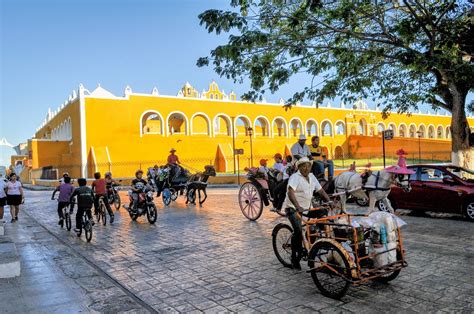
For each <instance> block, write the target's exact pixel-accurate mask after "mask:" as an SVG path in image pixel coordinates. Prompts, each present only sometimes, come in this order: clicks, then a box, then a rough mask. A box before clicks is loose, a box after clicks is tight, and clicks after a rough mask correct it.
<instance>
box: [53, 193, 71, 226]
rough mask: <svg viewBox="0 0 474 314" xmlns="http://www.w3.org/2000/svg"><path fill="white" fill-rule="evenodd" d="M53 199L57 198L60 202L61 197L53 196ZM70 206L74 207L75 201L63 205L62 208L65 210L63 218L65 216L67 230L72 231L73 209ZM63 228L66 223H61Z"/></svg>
mask: <svg viewBox="0 0 474 314" xmlns="http://www.w3.org/2000/svg"><path fill="white" fill-rule="evenodd" d="M53 200H57V201H58V202H59V199H57V198H53ZM69 206H71V208H73V206H74V202H71V203H68V204H67V205H65V206H63V208H62V209H61V210H62V211H63V218H64V221H65V222H66V229H67V231H71V227H72V223H71V214H72V209H70V210H68V207H69ZM61 228H64V223H62V224H61Z"/></svg>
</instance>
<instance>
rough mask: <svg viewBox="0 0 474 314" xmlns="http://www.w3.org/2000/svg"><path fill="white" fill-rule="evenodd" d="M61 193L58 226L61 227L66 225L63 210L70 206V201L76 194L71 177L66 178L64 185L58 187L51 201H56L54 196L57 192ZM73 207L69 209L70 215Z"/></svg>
mask: <svg viewBox="0 0 474 314" xmlns="http://www.w3.org/2000/svg"><path fill="white" fill-rule="evenodd" d="M58 191H59V197H58V216H59V221H58V225H60V226H61V227H62V226H63V225H64V215H63V208H64V207H67V206H68V205H69V200H70V199H71V195H72V193H74V186H73V185H72V184H71V177H64V183H62V184H61V185H60V186H58V187H56V189H55V190H54V192H53V196H51V199H52V200H54V195H55V194H56V192H58ZM72 211H73V207H72V206H71V208H70V209H69V213H71V214H72Z"/></svg>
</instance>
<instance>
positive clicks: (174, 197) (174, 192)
mask: <svg viewBox="0 0 474 314" xmlns="http://www.w3.org/2000/svg"><path fill="white" fill-rule="evenodd" d="M170 192H171V200H172V201H173V202H174V201H176V200H177V199H178V190H175V189H173V188H171V189H170Z"/></svg>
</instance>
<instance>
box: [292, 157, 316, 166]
mask: <svg viewBox="0 0 474 314" xmlns="http://www.w3.org/2000/svg"><path fill="white" fill-rule="evenodd" d="M305 163H308V164H311V165H312V164H313V161H312V160H309V159H308V157H302V158H300V159H299V160H298V161H297V162H296V168H298V167H299V166H300V165H301V164H305Z"/></svg>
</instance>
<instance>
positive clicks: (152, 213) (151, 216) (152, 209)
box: [146, 204, 158, 224]
mask: <svg viewBox="0 0 474 314" xmlns="http://www.w3.org/2000/svg"><path fill="white" fill-rule="evenodd" d="M146 218H147V219H148V222H149V223H150V224H154V223H155V222H156V219H157V218H158V214H157V210H156V206H155V204H150V205H148V208H147V211H146Z"/></svg>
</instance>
